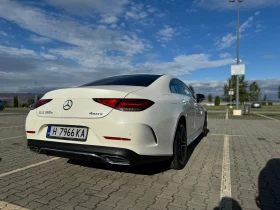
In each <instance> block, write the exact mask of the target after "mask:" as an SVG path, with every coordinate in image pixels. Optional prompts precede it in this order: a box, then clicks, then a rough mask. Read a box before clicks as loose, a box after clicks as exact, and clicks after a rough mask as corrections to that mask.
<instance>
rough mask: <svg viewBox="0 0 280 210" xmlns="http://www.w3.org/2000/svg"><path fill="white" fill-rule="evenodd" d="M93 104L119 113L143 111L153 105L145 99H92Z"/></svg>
mask: <svg viewBox="0 0 280 210" xmlns="http://www.w3.org/2000/svg"><path fill="white" fill-rule="evenodd" d="M93 100H94V101H95V102H97V103H100V104H103V105H106V106H109V107H112V108H114V109H117V110H120V111H132V112H133V111H134V112H135V111H143V110H145V109H148V108H149V107H150V106H152V105H153V104H154V102H153V101H150V100H147V99H108V98H106V99H105V98H104V99H93Z"/></svg>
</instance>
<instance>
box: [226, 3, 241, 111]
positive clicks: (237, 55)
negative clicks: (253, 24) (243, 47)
mask: <svg viewBox="0 0 280 210" xmlns="http://www.w3.org/2000/svg"><path fill="white" fill-rule="evenodd" d="M236 1H237V7H238V12H237V30H236V33H237V36H236V64H237V65H239V63H240V59H239V53H240V49H239V48H240V3H241V2H243V0H236ZM229 2H235V0H229ZM238 108H239V75H236V109H237V110H238Z"/></svg>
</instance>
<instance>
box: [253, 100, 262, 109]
mask: <svg viewBox="0 0 280 210" xmlns="http://www.w3.org/2000/svg"><path fill="white" fill-rule="evenodd" d="M261 107H262V104H261V102H259V101H254V102H253V103H252V104H251V108H261Z"/></svg>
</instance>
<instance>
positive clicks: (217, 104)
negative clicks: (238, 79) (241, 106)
mask: <svg viewBox="0 0 280 210" xmlns="http://www.w3.org/2000/svg"><path fill="white" fill-rule="evenodd" d="M220 103H221V99H220V97H219V96H216V98H215V106H220Z"/></svg>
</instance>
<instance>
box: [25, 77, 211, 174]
mask: <svg viewBox="0 0 280 210" xmlns="http://www.w3.org/2000/svg"><path fill="white" fill-rule="evenodd" d="M204 99H205V97H204V95H202V94H196V95H194V94H193V93H192V92H191V91H190V89H189V87H188V86H187V85H186V84H185V83H184V82H182V81H181V80H179V79H177V78H175V77H172V76H169V75H153V74H136V75H120V76H113V77H108V78H105V79H101V80H98V81H94V82H90V83H87V84H85V85H82V86H80V87H76V88H67V89H60V90H55V91H51V92H48V93H47V94H45V95H44V96H43V98H42V99H40V100H38V101H37V102H36V103H35V105H34V106H33V107H32V108H31V111H30V112H29V114H28V116H27V119H26V126H25V128H26V134H27V144H28V147H29V149H30V150H31V151H34V152H38V153H40V154H46V155H51V156H59V157H66V158H70V159H82V160H90V161H91V160H93V161H101V162H103V163H109V164H117V165H134V164H140V163H141V164H142V163H148V162H156V161H163V160H166V161H167V163H168V164H169V166H170V167H171V168H173V169H177V170H180V169H182V168H184V167H185V165H186V163H187V146H188V145H189V144H191V143H192V142H193V141H194V140H195V139H197V137H198V136H199V135H200V134H202V135H204V136H205V135H206V134H207V131H208V130H207V112H206V109H205V108H203V107H202V106H201V104H200V102H202V101H203V100H204Z"/></svg>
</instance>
